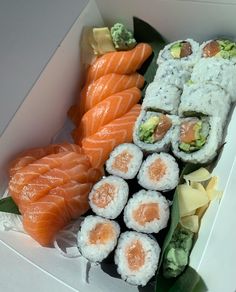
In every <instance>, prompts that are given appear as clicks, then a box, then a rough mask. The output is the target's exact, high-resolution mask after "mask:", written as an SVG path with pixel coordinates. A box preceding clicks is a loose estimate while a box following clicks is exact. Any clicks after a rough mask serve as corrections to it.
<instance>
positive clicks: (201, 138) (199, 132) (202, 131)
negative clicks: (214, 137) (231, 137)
mask: <svg viewBox="0 0 236 292" xmlns="http://www.w3.org/2000/svg"><path fill="white" fill-rule="evenodd" d="M194 131H195V138H196V139H195V140H194V141H192V142H191V143H185V142H181V143H180V144H179V149H180V150H182V151H184V152H187V153H189V152H194V151H197V150H199V149H201V148H202V146H203V145H204V144H205V143H206V140H207V136H208V132H209V129H208V125H207V124H206V123H203V122H202V121H198V122H197V123H196V124H195V126H194Z"/></svg>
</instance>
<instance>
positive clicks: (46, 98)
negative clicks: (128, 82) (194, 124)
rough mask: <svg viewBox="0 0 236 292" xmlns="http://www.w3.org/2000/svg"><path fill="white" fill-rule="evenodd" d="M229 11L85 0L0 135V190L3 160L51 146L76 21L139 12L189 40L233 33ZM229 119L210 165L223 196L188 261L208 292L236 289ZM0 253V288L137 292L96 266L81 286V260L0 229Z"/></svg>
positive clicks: (70, 85)
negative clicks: (223, 142)
mask: <svg viewBox="0 0 236 292" xmlns="http://www.w3.org/2000/svg"><path fill="white" fill-rule="evenodd" d="M78 1H79V0H78ZM81 3H82V2H81ZM85 4H86V3H85V1H84V2H83V5H85ZM68 5H69V4H68ZM235 12H236V1H232V2H230V1H227V0H224V1H223V0H222V1H220V0H218V1H216V0H215V1H204V0H202V1H200V0H199V1H187V0H148V1H146V2H144V1H142V0H130V1H125V0H120V1H119V2H118V1H109V0H97V1H96V2H95V1H94V0H91V1H88V3H87V5H86V7H85V8H84V9H83V11H82V12H81V14H80V15H79V17H78V18H77V20H76V21H75V22H74V24H73V25H72V27H71V28H70V25H68V23H67V26H68V29H69V28H70V30H69V32H68V34H67V35H66V36H65V38H64V40H63V41H62V42H61V43H60V46H59V47H58V48H57V46H58V43H57V42H56V41H55V47H54V50H56V51H55V54H54V55H53V56H52V57H51V58H50V60H49V61H48V60H45V63H47V61H48V63H47V66H46V67H45V68H44V70H43V71H42V73H41V74H40V71H41V69H40V68H38V70H39V71H38V75H39V74H40V75H39V77H38V79H37V82H35V83H32V84H31V85H30V88H31V90H30V91H29V93H28V95H27V96H26V98H25V99H24V101H23V102H22V104H21V106H20V107H19V108H18V110H17V112H16V113H15V115H14V117H13V119H12V120H11V121H10V122H9V123H8V126H7V127H6V128H5V131H3V132H2V135H1V138H0V153H1V155H0V187H1V190H3V189H4V187H5V182H6V181H5V179H6V167H7V162H8V161H9V160H10V158H11V157H12V156H13V155H14V154H16V153H17V152H19V151H21V150H22V149H24V148H26V147H32V146H40V145H44V144H47V143H50V141H51V139H52V137H53V136H54V135H55V134H56V133H57V132H58V131H59V130H60V129H61V128H62V127H63V124H64V122H65V119H66V112H67V109H68V108H69V106H70V105H71V104H72V103H73V99H74V92H75V88H76V86H77V83H78V80H82V76H83V75H82V71H81V68H82V66H81V63H80V58H79V55H80V54H79V41H80V35H81V30H82V28H83V26H85V25H102V24H103V21H104V22H105V23H107V24H112V23H114V22H116V21H123V22H124V23H125V24H127V25H129V26H131V24H132V16H138V17H140V18H142V19H144V20H146V21H147V22H149V23H150V24H151V25H152V26H154V27H155V28H157V30H158V31H159V32H160V33H161V34H162V35H163V36H164V37H165V38H166V39H167V40H168V41H172V40H175V39H181V38H187V37H192V38H194V39H196V40H197V41H200V42H201V41H203V40H207V39H210V38H211V37H216V36H222V35H224V36H229V37H236V17H235ZM78 13H79V12H78ZM32 21H33V19H32ZM73 21H74V20H73V19H72V20H71V24H72V23H73ZM44 29H45V28H44ZM25 46H26V47H27V44H25ZM25 66H27V63H26V64H25ZM19 74H20V72H19ZM15 78H17V75H16V76H15ZM21 78H22V76H21ZM27 81H29V80H27ZM31 81H32V80H31ZM32 82H33V81H32ZM12 86H14V85H12ZM12 98H14V96H12ZM23 98H24V96H21V99H22V100H23ZM4 104H5V102H4V100H2V98H1V109H0V110H1V112H2V111H3V112H4ZM15 110H16V108H15ZM233 121H236V113H233V115H232V117H231V123H230V124H229V126H228V130H227V135H226V142H227V143H226V145H225V147H224V150H223V153H222V156H221V158H220V161H219V162H218V164H217V166H216V168H215V170H214V173H215V174H216V175H218V176H220V187H221V188H222V189H224V190H225V191H224V196H223V198H222V200H221V203H220V204H219V202H218V201H215V202H214V203H213V204H212V205H211V206H210V208H209V209H208V211H207V213H206V215H205V216H204V219H203V221H202V225H201V229H200V232H199V238H198V241H197V243H196V245H195V247H194V249H193V252H192V255H191V261H190V264H191V266H193V267H194V268H195V269H197V270H198V272H199V273H200V274H201V275H202V277H203V279H204V280H205V282H206V284H207V286H208V288H209V291H210V292H218V291H219V292H222V291H225V292H231V291H232V292H233V291H235V289H236V281H235V279H234V275H235V274H236V268H235V264H234V263H235V262H236V252H235V249H234V245H235V244H234V243H235V240H236V233H235V232H234V226H235V223H236V212H235V209H236V196H235V194H234V192H235V191H236V181H235V179H234V178H235V177H236V165H235V163H234V161H235V157H236V147H235V144H236V143H235V141H234V140H235V132H236V124H235V123H234V122H233ZM4 122H6V121H5V120H4ZM0 257H1V261H0V291H7V292H8V291H31V290H32V291H59V292H60V291H80V292H85V291H86V292H87V291H96V292H110V291H113V292H118V291H119V292H120V291H127V292H131V291H137V288H135V287H133V286H130V285H127V284H125V283H124V282H123V281H121V280H117V279H115V280H114V279H113V278H111V277H110V276H109V275H107V274H105V273H104V272H102V271H101V270H100V269H99V267H96V268H93V270H92V272H91V278H90V284H89V285H88V284H87V283H85V281H84V280H83V273H84V265H85V261H84V260H83V259H80V258H79V259H66V258H64V257H62V256H61V255H59V254H58V253H57V251H55V250H54V249H50V248H42V247H40V246H39V245H38V244H37V243H35V242H34V241H33V240H31V239H30V238H29V237H28V236H26V235H20V234H17V233H14V232H0ZM8 270H9V273H10V274H9V273H8V272H7V271H8Z"/></svg>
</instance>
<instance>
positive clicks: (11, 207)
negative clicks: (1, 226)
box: [0, 197, 20, 215]
mask: <svg viewBox="0 0 236 292" xmlns="http://www.w3.org/2000/svg"><path fill="white" fill-rule="evenodd" d="M0 212H6V213H12V214H18V215H19V214H20V211H19V209H18V207H17V205H16V203H15V202H14V201H13V199H12V197H6V198H3V199H1V200H0Z"/></svg>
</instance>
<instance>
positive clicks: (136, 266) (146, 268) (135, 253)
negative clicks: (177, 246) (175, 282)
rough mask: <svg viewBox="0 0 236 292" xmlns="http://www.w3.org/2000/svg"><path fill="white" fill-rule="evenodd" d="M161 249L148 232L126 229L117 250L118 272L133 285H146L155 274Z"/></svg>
mask: <svg viewBox="0 0 236 292" xmlns="http://www.w3.org/2000/svg"><path fill="white" fill-rule="evenodd" d="M160 253H161V249H160V247H159V244H158V243H157V241H156V240H155V239H154V238H151V237H150V236H148V235H147V234H143V233H139V232H134V231H126V232H124V233H122V234H121V235H120V238H119V241H118V245H117V248H116V251H115V263H116V265H117V272H118V273H119V274H120V275H121V278H122V279H123V280H125V281H127V282H128V283H130V284H132V285H141V286H145V285H146V284H147V282H148V281H149V280H150V279H151V278H152V277H153V276H154V275H155V272H156V270H157V267H158V262H159V257H160Z"/></svg>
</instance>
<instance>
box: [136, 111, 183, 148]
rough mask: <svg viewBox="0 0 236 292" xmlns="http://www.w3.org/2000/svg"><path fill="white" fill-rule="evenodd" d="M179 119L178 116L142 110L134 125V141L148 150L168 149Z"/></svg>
mask: <svg viewBox="0 0 236 292" xmlns="http://www.w3.org/2000/svg"><path fill="white" fill-rule="evenodd" d="M177 121H178V117H176V116H169V115H166V114H162V113H157V112H153V111H142V112H141V114H140V115H139V117H138V119H137V121H136V123H135V126H134V132H133V141H134V143H135V144H136V145H137V146H139V147H140V148H141V149H142V150H143V151H146V152H161V151H168V150H169V148H170V142H171V136H172V132H173V128H174V126H175V124H176V123H177Z"/></svg>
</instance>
